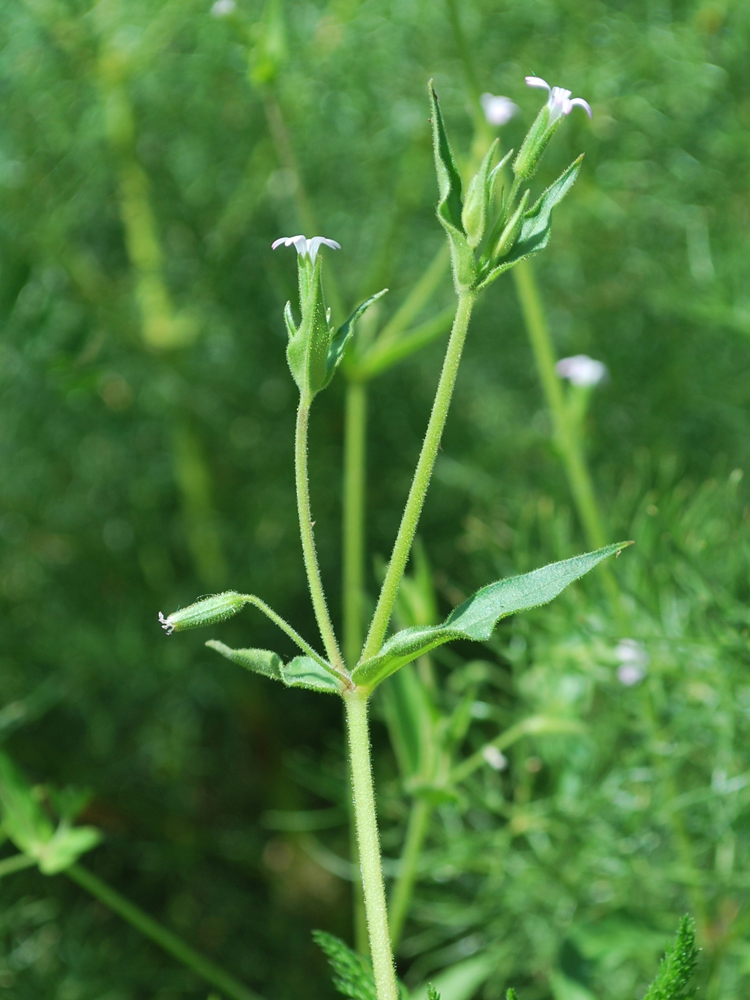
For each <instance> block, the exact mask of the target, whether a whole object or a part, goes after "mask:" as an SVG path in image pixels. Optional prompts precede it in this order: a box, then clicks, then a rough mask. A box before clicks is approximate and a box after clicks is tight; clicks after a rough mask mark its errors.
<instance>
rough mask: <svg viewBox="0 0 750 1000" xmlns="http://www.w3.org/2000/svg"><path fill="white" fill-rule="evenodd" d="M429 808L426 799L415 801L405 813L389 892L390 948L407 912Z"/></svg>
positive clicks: (396, 940) (427, 824)
mask: <svg viewBox="0 0 750 1000" xmlns="http://www.w3.org/2000/svg"><path fill="white" fill-rule="evenodd" d="M431 816H432V806H431V805H430V803H429V802H427V800H426V799H415V800H414V801H413V802H412V805H411V813H410V814H409V826H408V827H407V830H406V840H405V842H404V849H403V852H402V854H401V863H400V865H399V871H398V878H397V879H396V884H395V885H394V887H393V892H392V893H391V938H392V940H393V947H394V948H396V947H397V945H398V941H399V938H400V937H401V932H402V931H403V929H404V924H405V923H406V916H407V914H408V912H409V904H410V903H411V897H412V892H413V891H414V883H415V882H416V880H417V871H418V868H419V857H420V855H421V853H422V845H423V844H424V839H425V836H426V835H427V830H428V827H429V825H430V818H431Z"/></svg>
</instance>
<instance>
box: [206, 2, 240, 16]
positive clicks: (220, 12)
mask: <svg viewBox="0 0 750 1000" xmlns="http://www.w3.org/2000/svg"><path fill="white" fill-rule="evenodd" d="M236 10H237V4H236V3H235V2H234V0H216V3H215V4H214V5H213V7H212V8H211V14H212V16H213V17H229V15H230V14H234V12H235V11H236Z"/></svg>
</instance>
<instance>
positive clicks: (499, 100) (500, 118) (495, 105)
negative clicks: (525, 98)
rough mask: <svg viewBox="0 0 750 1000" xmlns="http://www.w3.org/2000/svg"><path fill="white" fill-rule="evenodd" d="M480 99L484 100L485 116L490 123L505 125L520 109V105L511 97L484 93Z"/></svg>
mask: <svg viewBox="0 0 750 1000" xmlns="http://www.w3.org/2000/svg"><path fill="white" fill-rule="evenodd" d="M479 100H480V101H481V102H482V110H483V111H484V117H485V118H486V119H487V123H488V124H489V125H505V123H506V122H509V121H510V120H511V118H512V117H513V115H514V114H515V113H516V111H518V105H517V104H514V102H513V101H511V99H510V98H509V97H501V96H500V95H495V94H482V96H481V97H480V98H479Z"/></svg>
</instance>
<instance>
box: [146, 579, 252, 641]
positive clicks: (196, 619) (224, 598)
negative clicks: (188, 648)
mask: <svg viewBox="0 0 750 1000" xmlns="http://www.w3.org/2000/svg"><path fill="white" fill-rule="evenodd" d="M244 603H245V598H244V597H243V596H242V594H238V593H237V592H236V591H234V590H227V591H225V592H224V593H223V594H212V595H211V597H204V598H203V599H202V600H200V601H196V602H195V604H190V605H189V606H188V607H187V608H180V610H179V611H173V612H172V614H171V615H168V616H167V617H166V618H165V617H164V615H163V614H162V613H161V611H160V612H159V624H160V625H161V627H162V628H163V629H164V631H165V632H166V633H167V635H171V634H172V633H173V632H183V631H184V630H185V629H186V628H200V627H201V625H216V624H217V623H218V622H223V621H226V619H227V618H231V617H232V615H236V614H237V612H238V611H240V610H241V609H242V606H243V604H244Z"/></svg>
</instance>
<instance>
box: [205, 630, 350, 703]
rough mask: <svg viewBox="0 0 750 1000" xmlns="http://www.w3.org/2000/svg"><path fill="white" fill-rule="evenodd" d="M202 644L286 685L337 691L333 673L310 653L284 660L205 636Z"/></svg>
mask: <svg viewBox="0 0 750 1000" xmlns="http://www.w3.org/2000/svg"><path fill="white" fill-rule="evenodd" d="M206 645H207V646H208V647H209V648H210V649H215V650H216V652H217V653H220V654H221V655H222V656H225V657H226V658H227V659H228V660H231V661H232V662H233V663H238V664H239V665H240V666H241V667H244V668H245V669H246V670H251V671H252V672H253V673H255V674H262V675H263V676H264V677H270V678H271V679H272V680H275V681H281V683H282V684H285V685H286V686H287V687H301V688H307V689H308V690H309V691H322V692H323V693H324V694H341V685H340V684H339V682H338V681H337V680H336V678H335V677H334V676H333V674H330V673H329V672H328V671H327V670H326V669H325V667H322V666H321V665H320V664H319V663H317V662H316V661H315V660H313V658H312V657H311V656H295V657H294V659H293V660H290V661H289V662H288V663H284V661H283V660H282V659H281V657H280V656H279V654H278V653H274V652H272V651H271V650H270V649H232V648H231V647H230V646H225V645H224V643H223V642H219V641H218V640H217V639H209V640H208V642H207V643H206Z"/></svg>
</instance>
